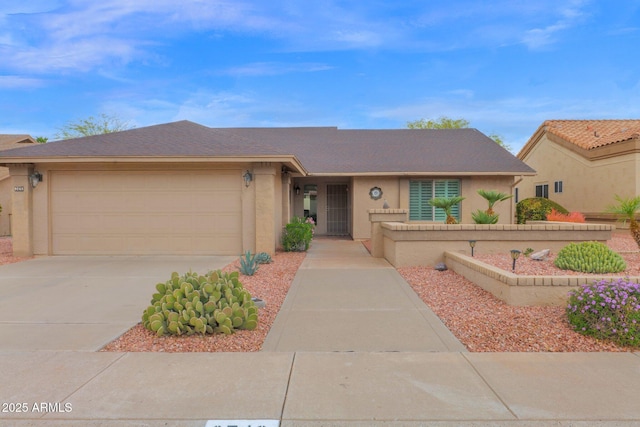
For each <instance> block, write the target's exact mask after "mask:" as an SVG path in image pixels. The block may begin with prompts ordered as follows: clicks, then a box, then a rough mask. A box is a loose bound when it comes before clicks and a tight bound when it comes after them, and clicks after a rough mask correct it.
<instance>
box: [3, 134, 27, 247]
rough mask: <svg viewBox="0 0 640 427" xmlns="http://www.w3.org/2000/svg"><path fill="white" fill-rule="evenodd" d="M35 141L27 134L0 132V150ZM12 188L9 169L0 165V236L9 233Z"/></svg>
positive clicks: (22, 145)
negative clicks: (0, 210)
mask: <svg viewBox="0 0 640 427" xmlns="http://www.w3.org/2000/svg"><path fill="white" fill-rule="evenodd" d="M35 143H36V141H35V140H34V139H33V138H32V137H30V136H29V135H6V134H0V150H10V149H12V148H18V147H24V146H28V145H31V144H35ZM12 192H13V188H12V185H11V178H10V177H9V169H8V168H5V167H0V206H2V212H0V236H8V235H10V234H11V193H12Z"/></svg>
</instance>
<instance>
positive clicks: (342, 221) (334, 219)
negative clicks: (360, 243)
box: [327, 184, 349, 236]
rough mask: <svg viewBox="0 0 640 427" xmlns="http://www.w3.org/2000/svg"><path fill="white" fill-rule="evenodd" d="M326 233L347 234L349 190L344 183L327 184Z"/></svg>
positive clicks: (331, 234)
mask: <svg viewBox="0 0 640 427" xmlns="http://www.w3.org/2000/svg"><path fill="white" fill-rule="evenodd" d="M327 235H329V236H348V235H349V192H348V186H347V185H346V184H328V185H327Z"/></svg>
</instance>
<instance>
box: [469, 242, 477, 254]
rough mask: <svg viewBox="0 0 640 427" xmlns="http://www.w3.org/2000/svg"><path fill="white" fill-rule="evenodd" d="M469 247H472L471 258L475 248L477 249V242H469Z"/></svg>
mask: <svg viewBox="0 0 640 427" xmlns="http://www.w3.org/2000/svg"><path fill="white" fill-rule="evenodd" d="M469 246H471V256H473V248H475V247H476V241H475V240H469Z"/></svg>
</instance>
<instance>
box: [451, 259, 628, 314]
mask: <svg viewBox="0 0 640 427" xmlns="http://www.w3.org/2000/svg"><path fill="white" fill-rule="evenodd" d="M444 257H445V263H446V264H447V267H448V268H449V269H451V270H453V271H455V272H456V273H458V274H460V275H462V276H464V277H465V278H466V279H467V280H470V281H472V282H473V283H475V284H476V285H478V286H480V287H481V288H482V289H484V290H485V291H487V292H491V293H492V294H493V295H495V296H496V297H497V298H500V299H501V300H502V301H504V302H506V303H507V304H509V305H518V306H529V305H559V306H563V305H565V304H566V303H567V299H568V294H569V292H570V291H572V290H575V289H578V288H579V287H580V286H581V285H584V284H591V283H593V282H594V281H599V280H602V279H606V280H616V279H618V278H617V277H611V276H606V277H605V276H595V275H590V276H587V275H585V276H573V275H567V276H521V275H517V274H514V273H511V272H509V271H505V270H501V269H499V268H497V267H494V266H492V265H489V264H486V263H484V262H482V261H478V260H476V259H474V258H471V257H470V256H467V255H463V254H460V253H455V252H445V254H444ZM630 279H631V280H632V281H637V280H639V279H640V277H631V278H630Z"/></svg>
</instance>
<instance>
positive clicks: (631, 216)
mask: <svg viewBox="0 0 640 427" xmlns="http://www.w3.org/2000/svg"><path fill="white" fill-rule="evenodd" d="M615 199H616V201H617V202H618V204H616V205H612V206H609V207H607V212H609V213H613V214H616V215H621V216H622V220H623V221H624V222H626V221H627V220H628V221H629V231H630V232H631V235H632V236H633V239H634V240H635V241H636V244H637V245H638V248H640V229H639V227H638V222H637V221H636V213H637V212H638V209H640V196H636V197H627V198H622V197H620V196H618V195H617V194H616V195H615Z"/></svg>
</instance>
